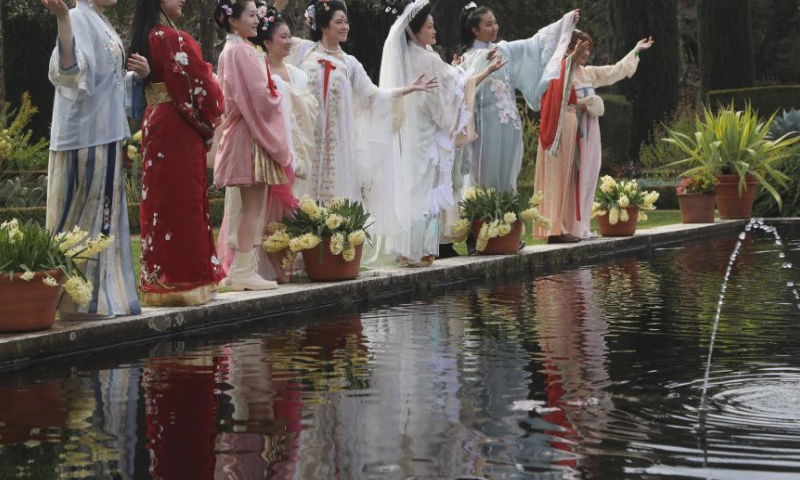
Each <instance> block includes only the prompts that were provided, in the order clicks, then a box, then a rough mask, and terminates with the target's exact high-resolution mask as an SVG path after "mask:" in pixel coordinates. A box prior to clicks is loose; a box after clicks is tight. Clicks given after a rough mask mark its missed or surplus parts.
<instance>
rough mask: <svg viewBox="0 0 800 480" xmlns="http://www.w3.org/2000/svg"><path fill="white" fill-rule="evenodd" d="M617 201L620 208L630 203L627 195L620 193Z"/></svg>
mask: <svg viewBox="0 0 800 480" xmlns="http://www.w3.org/2000/svg"><path fill="white" fill-rule="evenodd" d="M617 203H618V204H619V206H620V208H625V207H627V206H628V205H630V204H631V201H630V199H629V198H628V197H627V196H625V195H622V196H621V197H619V200H617Z"/></svg>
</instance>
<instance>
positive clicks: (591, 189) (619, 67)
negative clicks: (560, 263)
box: [568, 51, 639, 238]
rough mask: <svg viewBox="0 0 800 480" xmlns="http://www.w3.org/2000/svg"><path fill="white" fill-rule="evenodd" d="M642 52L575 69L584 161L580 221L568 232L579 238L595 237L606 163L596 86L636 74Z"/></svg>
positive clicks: (600, 106)
mask: <svg viewBox="0 0 800 480" xmlns="http://www.w3.org/2000/svg"><path fill="white" fill-rule="evenodd" d="M638 65H639V55H638V54H637V53H636V52H634V51H631V52H630V53H628V55H626V56H625V58H623V59H622V60H620V61H619V62H617V63H616V64H615V65H608V66H602V67H594V66H581V67H578V68H576V69H575V71H574V73H573V77H572V85H573V86H574V87H575V92H576V93H577V95H578V107H585V110H586V111H584V112H582V113H580V116H581V121H580V126H581V127H580V128H581V151H580V155H581V157H580V158H581V160H580V162H581V164H580V172H581V173H580V182H579V183H580V185H579V187H580V188H579V191H580V209H581V220H580V221H579V222H576V223H575V224H573V228H572V229H570V231H569V232H568V233H570V234H571V235H574V236H576V237H579V238H588V237H591V236H592V232H591V229H590V227H589V223H590V221H591V215H592V203H594V196H595V191H596V190H597V180H598V178H599V177H600V165H601V164H602V162H603V146H602V143H601V140H600V122H599V118H600V117H601V116H603V113H604V112H605V106H604V105H603V99H602V98H601V97H600V96H599V95H597V93H596V92H595V89H596V88H600V87H607V86H609V85H613V84H615V83H617V82H619V81H620V80H623V79H625V78H630V77H632V76H633V74H634V73H636V67H637V66H638Z"/></svg>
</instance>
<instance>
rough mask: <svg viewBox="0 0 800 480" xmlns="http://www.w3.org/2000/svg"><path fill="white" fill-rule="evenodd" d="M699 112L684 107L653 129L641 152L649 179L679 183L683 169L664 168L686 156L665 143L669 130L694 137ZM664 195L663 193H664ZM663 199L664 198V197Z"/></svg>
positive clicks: (675, 147)
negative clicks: (678, 179)
mask: <svg viewBox="0 0 800 480" xmlns="http://www.w3.org/2000/svg"><path fill="white" fill-rule="evenodd" d="M697 114H698V112H696V111H695V109H694V108H693V107H691V106H689V105H683V106H682V107H681V108H679V109H678V111H676V112H675V113H674V114H673V115H672V117H671V118H670V119H669V120H667V122H666V123H661V124H658V125H656V126H655V128H653V133H652V134H651V136H650V139H649V140H648V141H647V142H645V143H644V144H642V148H641V149H640V150H639V163H640V164H641V166H642V168H643V169H644V170H645V175H646V176H647V177H648V178H652V179H654V180H655V179H659V180H669V181H674V182H675V183H677V178H678V177H679V176H680V172H681V171H683V170H682V169H681V168H676V167H672V168H663V167H664V166H666V165H669V164H671V163H673V162H677V161H678V160H682V159H684V158H686V154H684V153H683V151H682V150H681V149H680V148H678V147H677V146H676V145H673V144H671V143H667V142H665V141H664V139H665V138H667V130H672V131H675V132H680V133H683V134H685V135H693V134H694V132H695V130H696V125H695V119H696V116H697ZM662 193H663V192H662ZM661 198H662V199H663V198H664V196H663V195H662V197H661Z"/></svg>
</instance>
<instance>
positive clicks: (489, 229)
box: [453, 187, 550, 255]
mask: <svg viewBox="0 0 800 480" xmlns="http://www.w3.org/2000/svg"><path fill="white" fill-rule="evenodd" d="M541 203H542V194H541V193H536V194H535V195H534V196H533V197H531V198H530V199H527V198H524V197H523V196H522V195H521V194H520V193H519V192H517V191H506V192H498V191H496V190H495V189H493V188H489V189H486V190H484V189H482V188H478V187H471V188H469V189H468V190H467V192H466V195H465V197H464V200H462V201H461V202H460V203H459V205H460V207H461V219H459V220H458V221H457V222H456V224H455V225H454V226H453V241H454V242H456V243H461V242H464V241H466V239H467V236H469V234H470V233H472V235H473V236H474V237H475V239H476V245H475V249H476V250H477V251H478V253H481V254H484V255H508V254H514V253H517V252H518V251H519V245H520V243H519V242H520V238H522V235H523V234H524V233H525V225H524V223H523V222H529V223H530V222H532V223H535V224H537V225H540V226H542V227H545V228H550V221H549V220H548V219H546V218H545V217H543V216H542V215H541V214H540V213H539V208H538V207H539V204H541Z"/></svg>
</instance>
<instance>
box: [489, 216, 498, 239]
mask: <svg viewBox="0 0 800 480" xmlns="http://www.w3.org/2000/svg"><path fill="white" fill-rule="evenodd" d="M498 227H499V222H497V221H496V220H495V221H494V222H492V223H490V224H489V229H488V230H487V231H486V237H487V238H489V239H492V238H497V237H499V236H500V230H499V229H498Z"/></svg>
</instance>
